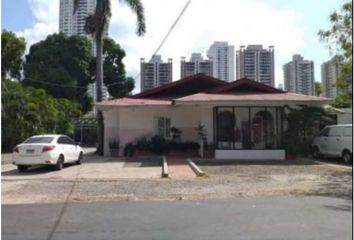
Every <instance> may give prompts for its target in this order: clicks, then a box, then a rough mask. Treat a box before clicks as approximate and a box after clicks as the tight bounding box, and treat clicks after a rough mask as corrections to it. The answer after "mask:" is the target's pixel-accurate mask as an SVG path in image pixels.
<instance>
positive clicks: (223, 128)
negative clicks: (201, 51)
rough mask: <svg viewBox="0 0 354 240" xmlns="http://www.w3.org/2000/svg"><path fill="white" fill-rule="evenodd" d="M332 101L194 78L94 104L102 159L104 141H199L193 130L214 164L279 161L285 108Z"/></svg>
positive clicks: (240, 82) (282, 155)
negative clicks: (176, 135) (100, 123)
mask: <svg viewBox="0 0 354 240" xmlns="http://www.w3.org/2000/svg"><path fill="white" fill-rule="evenodd" d="M330 101H331V99H328V98H322V97H315V96H307V95H300V94H296V93H290V92H285V91H282V90H279V89H276V88H273V87H271V86H268V85H265V84H262V83H259V82H256V81H253V80H250V79H247V78H243V79H239V80H236V81H233V82H225V81H222V80H219V79H216V78H213V77H209V76H206V75H204V74H196V75H193V76H189V77H186V78H183V79H181V80H178V81H175V82H171V83H168V84H165V85H162V86H160V87H157V88H154V89H150V90H146V91H144V92H142V93H139V94H136V95H133V96H129V97H124V98H119V99H114V100H107V101H103V102H100V103H97V104H96V106H97V108H98V109H100V110H102V112H103V118H104V154H105V155H108V154H109V140H110V139H112V138H116V139H119V140H120V144H121V146H122V147H121V148H123V147H124V145H125V144H126V143H129V142H133V141H134V140H136V139H137V138H140V137H142V136H153V135H161V136H163V137H165V138H167V139H168V138H171V137H172V136H171V128H172V127H175V128H177V129H179V130H181V132H182V134H181V140H182V141H194V142H197V141H198V133H197V130H196V129H197V127H198V125H199V124H202V125H204V126H205V128H206V135H207V136H206V138H207V142H208V143H212V144H213V145H214V148H215V158H223V159H226V158H234V159H238V158H242V159H284V158H285V149H284V146H283V141H284V139H283V133H284V131H285V129H286V121H285V115H284V114H285V113H284V107H285V106H286V105H288V106H295V105H300V104H301V105H308V106H323V105H325V104H328V103H329V102H330Z"/></svg>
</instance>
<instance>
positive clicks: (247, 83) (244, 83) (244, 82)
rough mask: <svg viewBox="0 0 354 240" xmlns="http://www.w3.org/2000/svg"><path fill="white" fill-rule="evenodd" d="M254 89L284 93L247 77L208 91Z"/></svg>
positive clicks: (256, 90) (222, 91)
mask: <svg viewBox="0 0 354 240" xmlns="http://www.w3.org/2000/svg"><path fill="white" fill-rule="evenodd" d="M245 90H248V91H255V92H263V93H284V91H282V90H280V89H277V88H274V87H271V86H269V85H266V84H263V83H260V82H256V81H254V80H251V79H248V78H241V79H238V80H235V81H233V82H230V83H228V84H226V85H223V86H220V87H217V88H213V89H211V90H209V91H208V93H229V92H241V91H245Z"/></svg>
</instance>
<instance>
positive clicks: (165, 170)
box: [162, 156, 168, 178]
mask: <svg viewBox="0 0 354 240" xmlns="http://www.w3.org/2000/svg"><path fill="white" fill-rule="evenodd" d="M162 177H163V178H167V177H168V164H167V161H166V156H162Z"/></svg>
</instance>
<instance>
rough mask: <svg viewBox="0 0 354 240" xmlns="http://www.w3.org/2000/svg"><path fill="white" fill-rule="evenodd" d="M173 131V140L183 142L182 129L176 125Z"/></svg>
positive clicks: (172, 128)
mask: <svg viewBox="0 0 354 240" xmlns="http://www.w3.org/2000/svg"><path fill="white" fill-rule="evenodd" d="M171 133H172V141H173V142H181V134H182V131H181V130H179V129H178V128H176V127H171Z"/></svg>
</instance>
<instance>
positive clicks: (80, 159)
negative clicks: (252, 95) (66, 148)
mask: <svg viewBox="0 0 354 240" xmlns="http://www.w3.org/2000/svg"><path fill="white" fill-rule="evenodd" d="M82 159H83V154H82V152H80V154H79V158H78V159H77V161H76V164H78V165H80V164H81V163H82Z"/></svg>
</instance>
